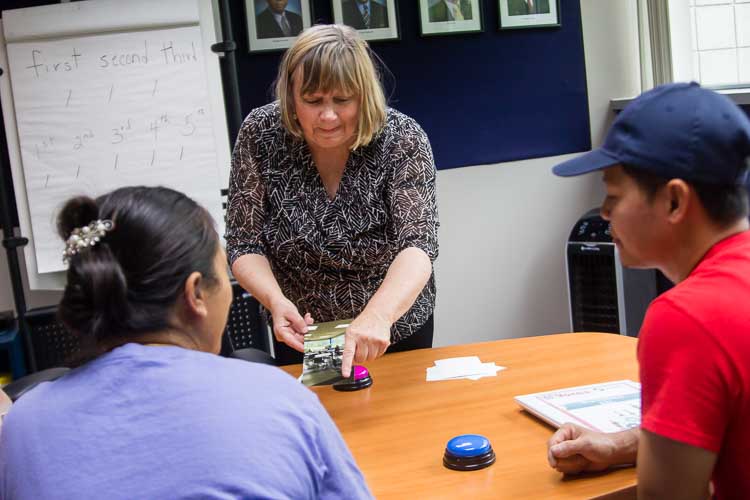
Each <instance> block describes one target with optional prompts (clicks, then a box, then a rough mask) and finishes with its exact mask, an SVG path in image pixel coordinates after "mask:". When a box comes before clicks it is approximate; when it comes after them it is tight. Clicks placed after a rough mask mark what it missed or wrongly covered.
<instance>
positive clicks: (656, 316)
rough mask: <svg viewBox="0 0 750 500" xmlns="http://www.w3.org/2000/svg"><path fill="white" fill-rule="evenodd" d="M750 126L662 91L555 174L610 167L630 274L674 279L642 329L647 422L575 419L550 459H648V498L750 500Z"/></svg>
mask: <svg viewBox="0 0 750 500" xmlns="http://www.w3.org/2000/svg"><path fill="white" fill-rule="evenodd" d="M749 156H750V121H748V118H747V116H745V114H744V113H743V112H742V111H741V110H740V109H739V108H738V107H737V106H735V105H734V104H733V103H732V102H731V101H730V100H729V99H727V98H726V97H723V96H721V95H719V94H717V93H715V92H712V91H709V90H705V89H703V88H701V87H700V86H698V84H696V83H691V84H672V85H665V86H661V87H658V88H656V89H654V90H652V91H650V92H646V93H644V94H643V95H641V96H640V97H638V98H637V99H635V100H634V101H633V102H632V103H631V104H630V105H629V106H628V107H627V108H625V110H624V111H622V113H620V115H619V116H618V117H617V119H616V120H615V122H614V124H613V125H612V129H611V130H610V132H609V134H608V135H607V138H606V139H605V141H604V145H603V146H602V147H601V148H600V149H597V150H594V151H592V152H590V153H587V154H585V155H582V156H580V157H578V158H575V159H573V160H570V161H568V162H565V163H563V164H561V165H558V166H557V167H555V169H554V172H555V173H556V174H557V175H562V176H570V175H579V174H583V173H585V172H590V171H593V170H599V169H603V170H604V184H605V187H606V198H605V199H604V203H603V205H602V209H601V213H602V217H604V218H605V219H607V220H609V221H610V224H611V232H612V240H613V241H614V243H615V244H616V245H617V248H618V249H619V251H620V258H621V259H622V263H623V265H625V266H630V267H651V268H653V267H655V268H658V269H659V270H661V271H662V272H663V273H664V274H665V275H666V276H667V277H668V278H669V279H670V280H672V281H673V282H674V283H675V284H676V285H675V287H674V288H672V289H671V290H669V291H667V292H665V293H664V294H662V295H661V296H659V297H657V298H656V299H655V300H654V301H653V302H652V303H651V305H650V307H649V309H648V311H647V313H646V317H645V319H644V322H643V326H642V328H641V331H640V338H639V344H638V361H639V365H640V376H641V383H642V401H641V404H642V408H641V411H642V421H641V428H640V430H639V429H632V430H630V431H625V432H621V433H616V434H602V433H596V432H591V431H587V430H584V429H582V428H580V427H577V426H574V425H571V424H566V425H564V426H563V427H561V428H560V429H559V430H558V431H557V432H556V433H555V434H554V435H553V436H552V438H551V439H550V441H549V450H548V459H549V462H550V465H551V466H552V467H554V468H556V469H558V470H560V471H562V472H568V473H576V472H579V471H585V470H602V469H605V468H607V467H608V466H610V465H614V464H622V463H634V462H635V461H636V455H637V458H638V460H637V461H638V496H639V498H641V497H643V498H652V497H653V498H706V495H707V494H708V492H709V489H710V488H709V482H711V481H712V482H713V487H714V491H715V494H716V498H729V497H732V498H750V426H749V425H748V422H750V308H749V307H748V304H750V231H748V220H747V217H748V195H747V191H746V188H745V183H746V181H747V175H748V157H749Z"/></svg>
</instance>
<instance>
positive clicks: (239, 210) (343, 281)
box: [226, 103, 439, 343]
mask: <svg viewBox="0 0 750 500" xmlns="http://www.w3.org/2000/svg"><path fill="white" fill-rule="evenodd" d="M438 225H439V223H438V216H437V205H436V202H435V163H434V160H433V158H432V149H431V148H430V143H429V141H428V139H427V135H426V134H425V133H424V131H423V130H422V129H421V127H420V126H419V125H418V124H417V123H416V122H415V121H414V120H412V119H411V118H409V117H408V116H406V115H404V114H402V113H399V112H398V111H396V110H394V109H388V114H387V120H386V124H385V126H384V128H383V130H382V131H380V132H379V134H378V135H377V136H376V137H375V139H373V141H372V142H371V143H370V144H369V145H367V146H363V147H360V148H358V149H357V150H355V151H353V152H352V153H351V154H350V155H349V159H348V161H347V164H346V168H345V170H344V174H343V177H342V179H341V183H340V184H339V188H338V191H337V193H336V196H335V197H334V199H333V200H330V199H329V198H328V194H327V192H326V190H325V188H324V186H323V183H322V181H321V179H320V176H319V175H318V171H317V169H316V168H315V165H314V163H313V160H312V156H311V154H310V150H309V148H308V146H307V143H306V142H305V141H303V140H299V139H296V138H295V137H294V136H292V135H291V134H290V133H289V132H287V130H286V129H285V128H284V126H283V125H282V123H281V117H280V113H279V106H278V103H272V104H268V105H266V106H263V107H261V108H257V109H255V110H253V111H252V112H251V113H250V114H249V115H248V116H247V118H246V119H245V121H244V123H243V124H242V128H241V129H240V132H239V135H238V137H237V142H236V144H235V147H234V152H233V156H232V173H231V177H230V181H229V205H228V209H227V234H226V241H227V254H228V256H229V261H230V263H233V262H234V261H235V260H236V259H237V258H238V257H241V256H242V255H246V254H260V255H265V256H266V258H267V259H268V260H269V262H270V264H271V269H272V270H273V273H274V276H275V277H276V280H277V281H278V283H279V285H280V286H281V290H282V291H283V292H284V295H286V297H287V298H288V299H289V300H291V301H292V302H293V303H294V304H295V305H296V306H297V309H298V310H299V311H300V313H301V314H305V313H306V312H309V313H311V314H312V315H313V317H314V318H315V321H333V320H336V319H343V318H353V317H356V316H357V315H358V314H359V313H360V312H361V311H362V310H363V309H364V307H365V305H366V304H367V302H368V301H369V300H370V297H372V295H373V294H374V293H375V292H376V291H377V289H378V287H379V286H380V284H381V283H382V282H383V279H384V278H385V274H386V271H387V270H388V266H390V264H391V263H392V262H393V260H394V259H395V257H396V255H397V254H398V253H399V252H400V251H401V250H404V249H406V248H409V247H416V248H420V249H422V250H423V251H424V252H425V253H426V254H427V255H428V256H429V258H430V261H431V262H434V260H435V258H437V255H438V242H437V230H438ZM434 307H435V275H434V272H433V274H432V275H431V276H430V279H429V281H428V282H427V284H426V285H425V287H424V289H423V290H422V291H421V293H420V294H419V297H417V300H416V301H415V303H414V305H413V306H412V307H411V309H410V310H409V311H408V312H407V313H406V314H405V315H404V316H403V317H401V318H400V319H399V320H398V321H397V322H396V323H395V324H394V325H393V327H392V328H391V342H393V343H395V342H398V341H399V340H401V339H403V338H405V337H408V336H409V335H411V334H412V333H414V332H415V331H416V330H417V329H419V327H421V326H422V325H423V324H424V323H425V321H426V320H427V319H428V318H429V316H430V315H431V314H432V312H433V309H434Z"/></svg>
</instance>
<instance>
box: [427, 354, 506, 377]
mask: <svg viewBox="0 0 750 500" xmlns="http://www.w3.org/2000/svg"><path fill="white" fill-rule="evenodd" d="M503 369H505V367H503V366H497V365H496V364H495V363H482V362H481V361H480V360H479V358H478V357H476V356H467V357H463V358H449V359H439V360H436V361H435V366H431V367H428V368H427V381H428V382H433V381H437V380H452V379H459V378H470V379H472V380H478V379H480V378H481V377H494V376H496V375H497V372H498V371H500V370H503Z"/></svg>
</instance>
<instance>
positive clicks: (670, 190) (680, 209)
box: [664, 179, 692, 223]
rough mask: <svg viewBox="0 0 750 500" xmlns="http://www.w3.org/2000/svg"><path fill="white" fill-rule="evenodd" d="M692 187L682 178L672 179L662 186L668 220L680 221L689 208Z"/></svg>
mask: <svg viewBox="0 0 750 500" xmlns="http://www.w3.org/2000/svg"><path fill="white" fill-rule="evenodd" d="M691 192H692V188H691V187H690V186H689V185H688V183H687V182H685V181H683V180H682V179H672V180H670V181H669V182H667V185H666V186H665V187H664V196H665V199H664V202H665V203H666V204H667V206H668V208H667V218H668V219H669V221H670V222H672V223H676V222H681V221H682V220H684V219H685V217H686V216H687V212H688V210H689V209H690V203H691V198H690V194H691Z"/></svg>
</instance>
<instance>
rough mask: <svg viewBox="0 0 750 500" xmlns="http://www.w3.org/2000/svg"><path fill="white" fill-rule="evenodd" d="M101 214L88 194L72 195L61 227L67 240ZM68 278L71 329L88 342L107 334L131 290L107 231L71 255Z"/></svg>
mask: <svg viewBox="0 0 750 500" xmlns="http://www.w3.org/2000/svg"><path fill="white" fill-rule="evenodd" d="M98 218H99V207H98V204H97V202H96V201H95V200H93V199H91V198H88V197H86V196H79V197H77V198H72V199H71V200H69V201H68V202H67V203H65V206H63V209H62V210H61V211H60V215H59V216H58V218H57V231H58V233H59V234H60V236H61V237H62V238H63V239H64V240H67V239H68V238H69V237H70V234H71V233H72V232H73V230H74V229H76V228H81V227H84V226H87V225H89V224H90V223H91V222H92V221H94V220H97V219H98ZM67 281H68V286H67V287H66V288H65V293H64V294H63V298H62V301H61V302H60V306H61V307H60V312H61V313H62V314H60V319H61V320H62V321H63V323H64V324H65V326H66V327H67V328H68V329H69V330H71V331H73V332H75V333H77V334H80V335H81V337H82V338H81V340H82V341H84V342H85V341H87V340H90V341H96V340H100V339H102V338H103V337H106V336H107V332H108V330H110V329H111V328H112V327H113V324H112V323H113V322H115V323H118V322H120V321H121V319H122V315H123V314H124V310H125V309H126V305H127V301H126V300H125V299H126V296H127V290H128V288H127V282H126V279H125V275H124V273H123V271H122V268H121V267H120V263H119V262H118V261H117V259H116V258H115V256H114V255H113V253H112V251H111V249H110V247H109V245H108V244H107V238H106V235H105V237H104V238H102V241H100V242H98V243H97V244H96V245H94V246H93V247H87V248H86V249H84V250H83V251H82V252H79V253H78V254H76V255H74V256H73V257H72V258H71V259H70V266H69V268H68V276H67ZM91 337H93V338H91Z"/></svg>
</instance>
